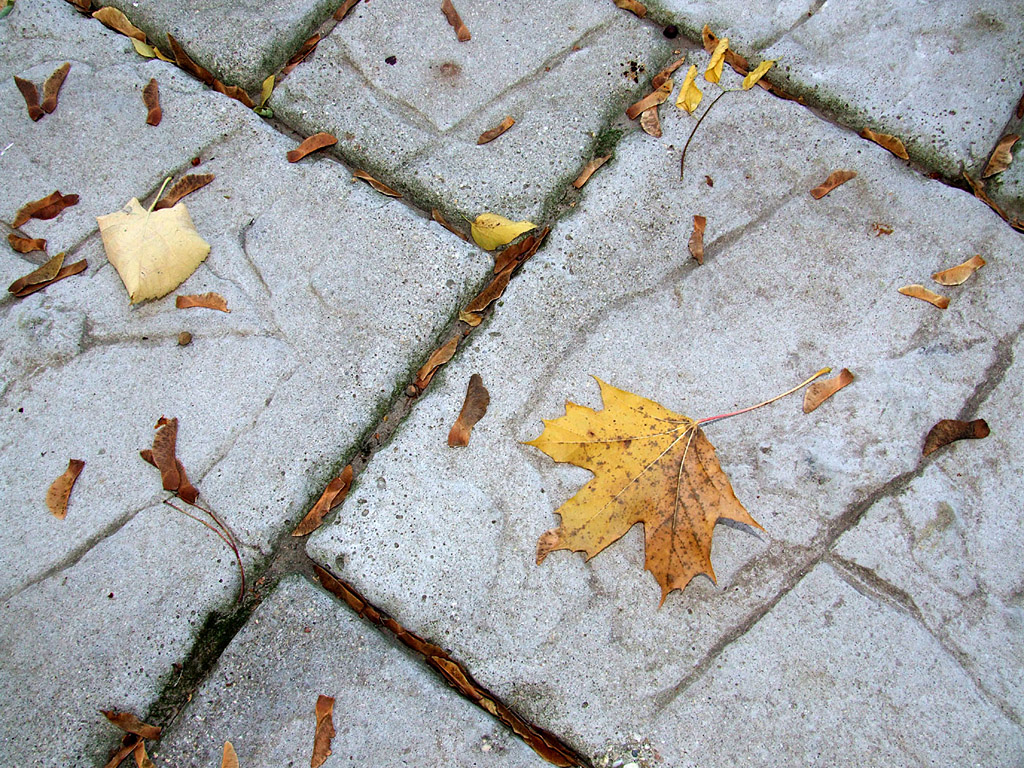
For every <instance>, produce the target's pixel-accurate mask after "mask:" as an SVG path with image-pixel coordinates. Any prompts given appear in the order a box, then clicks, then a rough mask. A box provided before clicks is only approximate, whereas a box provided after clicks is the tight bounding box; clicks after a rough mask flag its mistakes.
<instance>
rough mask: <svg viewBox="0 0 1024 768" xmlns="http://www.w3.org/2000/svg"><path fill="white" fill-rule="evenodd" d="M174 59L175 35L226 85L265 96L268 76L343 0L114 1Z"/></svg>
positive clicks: (278, 67) (113, 1)
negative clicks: (171, 38)
mask: <svg viewBox="0 0 1024 768" xmlns="http://www.w3.org/2000/svg"><path fill="white" fill-rule="evenodd" d="M106 5H111V6H113V7H115V8H119V9H120V10H122V11H123V12H124V13H125V15H127V16H128V18H129V19H131V20H132V22H133V23H134V24H135V25H136V26H138V27H140V28H141V29H142V30H143V31H144V32H145V33H146V34H147V35H148V36H149V39H150V40H152V41H155V42H156V43H157V44H158V45H159V46H161V47H162V48H163V50H164V52H165V53H167V54H168V55H170V51H169V50H168V47H165V46H166V35H167V33H168V32H170V33H171V34H172V35H174V38H175V39H176V40H177V41H178V42H179V43H181V44H182V46H183V47H184V48H185V50H186V51H187V52H188V54H189V55H190V56H191V57H192V58H193V59H194V60H195V61H197V62H199V63H200V64H202V65H203V66H204V67H206V68H207V69H209V70H210V71H211V72H213V73H214V75H216V76H217V77H219V78H220V79H221V80H223V81H224V82H225V83H228V84H234V85H240V86H242V87H243V88H245V89H246V90H248V91H249V92H250V93H253V94H256V93H259V89H260V84H261V83H262V82H263V80H264V78H266V77H267V76H269V75H272V74H274V72H276V71H277V70H278V69H280V68H281V67H282V66H284V64H285V62H286V61H288V59H289V58H291V56H292V54H294V53H295V52H296V51H297V50H298V49H299V46H301V45H302V42H303V41H304V40H305V39H306V38H308V37H309V36H310V35H311V34H313V32H314V31H316V29H317V27H319V26H320V25H321V24H322V23H323V22H324V20H326V19H327V18H328V17H329V16H330V15H331V14H332V13H334V11H335V10H336V9H337V7H338V6H339V5H341V2H340V0H301V1H300V2H295V0H271V2H258V3H254V2H244V3H238V2H232V0H205V2H202V3H196V2H194V0H112V2H109V3H106Z"/></svg>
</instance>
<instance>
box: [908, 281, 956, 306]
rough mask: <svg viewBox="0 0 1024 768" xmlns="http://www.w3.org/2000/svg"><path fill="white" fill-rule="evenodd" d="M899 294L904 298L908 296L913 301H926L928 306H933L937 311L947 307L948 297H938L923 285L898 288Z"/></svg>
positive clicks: (915, 284)
mask: <svg viewBox="0 0 1024 768" xmlns="http://www.w3.org/2000/svg"><path fill="white" fill-rule="evenodd" d="M900 293H902V294H903V295H904V296H910V297H912V298H915V299H921V301H927V302H928V303H929V304H934V305H935V306H936V307H938V308H939V309H945V308H946V307H948V306H949V297H948V296H940V295H939V294H937V293H935V292H934V291H929V290H928V289H927V288H925V287H924V286H923V285H919V284H917V283H914V284H913V285H905V286H903V287H902V288H900Z"/></svg>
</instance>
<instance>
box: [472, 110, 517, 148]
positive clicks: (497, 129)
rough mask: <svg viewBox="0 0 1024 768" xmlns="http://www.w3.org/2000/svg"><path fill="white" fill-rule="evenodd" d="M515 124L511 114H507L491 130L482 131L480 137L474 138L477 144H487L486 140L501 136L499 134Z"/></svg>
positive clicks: (489, 140)
mask: <svg viewBox="0 0 1024 768" xmlns="http://www.w3.org/2000/svg"><path fill="white" fill-rule="evenodd" d="M515 124H516V121H515V120H514V119H513V118H512V116H511V115H509V116H508V117H506V118H505V119H504V120H502V121H501V122H500V123H498V124H497V125H496V126H494V127H493V128H491V130H489V131H484V132H483V133H481V134H480V138H479V139H477V140H476V143H477V145H480V144H487V143H488V142H491V141H494V140H495V139H496V138H498V137H499V136H501V134H503V133H504V132H505V131H507V130H508V129H509V128H511V127H512V126H513V125H515Z"/></svg>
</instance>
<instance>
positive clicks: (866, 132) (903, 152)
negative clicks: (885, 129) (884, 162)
mask: <svg viewBox="0 0 1024 768" xmlns="http://www.w3.org/2000/svg"><path fill="white" fill-rule="evenodd" d="M860 135H861V136H862V137H863V138H865V139H867V140H868V141H873V142H875V144H877V145H878V146H880V147H884V148H885V149H888V150H889V151H890V152H892V153H893V154H894V155H896V157H898V158H900V160H909V159H910V155H908V154H907V148H906V147H904V146H903V142H902V141H900V140H899V139H897V138H896V137H895V136H891V135H889V134H888V133H875V132H874V131H872V130H871V129H870V128H864V129H863V130H862V131H861V132H860Z"/></svg>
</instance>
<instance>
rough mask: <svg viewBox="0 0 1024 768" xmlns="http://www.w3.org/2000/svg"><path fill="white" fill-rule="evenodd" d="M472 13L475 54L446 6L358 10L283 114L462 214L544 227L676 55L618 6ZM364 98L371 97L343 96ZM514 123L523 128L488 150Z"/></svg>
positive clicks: (304, 70)
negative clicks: (503, 126)
mask: <svg viewBox="0 0 1024 768" xmlns="http://www.w3.org/2000/svg"><path fill="white" fill-rule="evenodd" d="M460 14H462V18H463V20H464V21H465V22H466V24H467V26H468V27H469V29H470V32H471V34H472V36H473V37H472V39H471V40H470V41H469V42H465V43H460V42H458V41H457V40H456V37H455V34H454V32H453V31H452V29H451V27H449V26H448V23H447V22H446V21H445V18H444V16H443V14H442V13H441V12H440V10H439V9H438V7H437V6H434V5H417V6H409V5H408V4H407V3H401V2H400V1H399V0H375V1H374V2H373V3H372V4H365V3H363V4H360V5H357V6H356V7H355V8H354V9H353V11H352V12H351V14H350V15H349V16H348V17H347V18H346V19H345V20H344V21H343V22H341V23H340V24H339V25H338V26H337V27H335V28H334V30H333V31H332V32H331V34H330V35H329V36H328V37H327V38H326V39H325V40H323V41H322V42H321V43H320V46H319V47H318V49H317V51H316V53H315V54H314V55H313V57H311V58H310V59H309V60H308V61H307V62H306V63H304V64H303V65H301V66H300V67H299V68H297V69H296V70H295V71H294V72H293V73H292V74H291V75H289V76H288V78H287V80H285V81H284V82H283V83H282V84H281V85H280V86H279V88H278V90H277V91H276V92H275V94H274V97H273V100H272V104H273V107H274V109H275V111H276V112H277V114H278V115H279V116H280V117H282V118H283V119H284V120H286V121H287V122H288V123H289V124H291V125H293V126H295V127H297V128H299V129H301V130H303V131H306V132H310V133H311V132H314V131H319V130H327V131H330V132H331V133H333V134H335V135H336V136H337V137H338V139H339V143H338V146H337V151H338V152H339V153H340V154H341V156H343V157H345V158H346V159H347V160H349V161H350V162H352V163H353V164H355V165H358V166H363V167H366V168H367V169H368V170H370V171H372V172H376V173H378V174H380V176H381V177H382V180H383V181H385V182H387V183H388V184H391V185H392V186H396V187H398V188H400V189H406V190H409V191H411V192H412V193H413V194H414V195H415V196H416V198H417V199H418V200H420V201H421V202H426V203H427V204H429V205H431V206H436V207H439V208H441V209H442V210H444V211H446V212H449V213H450V214H451V215H452V216H453V217H456V218H457V216H458V215H465V216H468V217H470V218H474V217H475V216H476V215H477V214H478V213H481V212H483V211H484V210H493V211H497V212H501V213H502V214H503V215H506V216H510V217H514V218H517V219H518V218H525V217H539V216H540V215H541V214H542V213H545V212H546V211H545V207H546V206H545V199H546V198H547V196H548V195H549V194H551V193H552V191H553V190H554V189H555V188H556V187H557V186H558V185H559V184H565V183H567V182H568V181H571V180H572V179H573V178H575V175H576V174H577V173H578V171H579V168H580V166H581V165H582V164H583V162H584V160H585V159H586V155H587V153H588V151H589V149H590V147H591V145H592V144H593V143H594V138H595V135H596V133H597V132H598V131H600V130H601V129H602V128H603V127H604V125H605V124H606V122H607V120H608V119H609V117H612V116H616V117H617V116H618V115H619V114H621V110H622V109H624V108H625V105H626V104H627V103H628V102H629V101H630V100H632V99H633V98H635V97H636V96H637V95H638V92H639V86H638V85H637V77H636V74H635V70H636V68H637V67H639V66H641V65H642V66H645V67H646V68H648V69H650V70H651V71H652V72H653V71H656V67H657V66H659V65H660V63H661V61H662V60H664V59H667V58H668V57H669V56H670V55H671V53H672V48H671V46H670V44H668V43H667V42H666V41H664V40H663V39H662V37H661V34H660V32H659V30H658V29H657V28H656V27H654V26H653V25H649V24H644V23H640V22H639V21H638V20H637V19H635V18H634V17H631V15H629V14H626V13H624V12H623V11H621V10H619V9H618V8H616V7H615V6H614V5H612V4H611V3H607V4H605V3H587V2H573V3H554V4H539V5H538V4H535V3H526V2H513V3H500V4H495V3H491V4H476V5H474V4H467V5H466V7H465V8H464V9H460ZM392 56H394V57H395V59H396V60H395V63H394V64H389V63H388V59H389V58H390V57H392ZM496 62H500V65H496ZM353 89H355V90H358V91H361V92H362V91H365V92H366V95H365V98H360V99H337V98H334V94H336V93H338V92H349V91H351V90H353ZM506 116H511V117H513V118H514V119H515V120H516V125H514V126H513V127H512V129H511V130H509V131H508V132H507V133H505V134H504V135H502V136H501V137H499V138H498V139H496V140H495V141H493V142H491V143H490V144H485V145H482V146H478V145H477V143H476V142H477V139H478V137H479V136H480V134H482V133H483V132H484V131H486V130H488V129H490V128H493V127H494V126H495V125H497V124H498V123H500V122H501V121H502V120H503V119H504V118H505V117H506Z"/></svg>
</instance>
